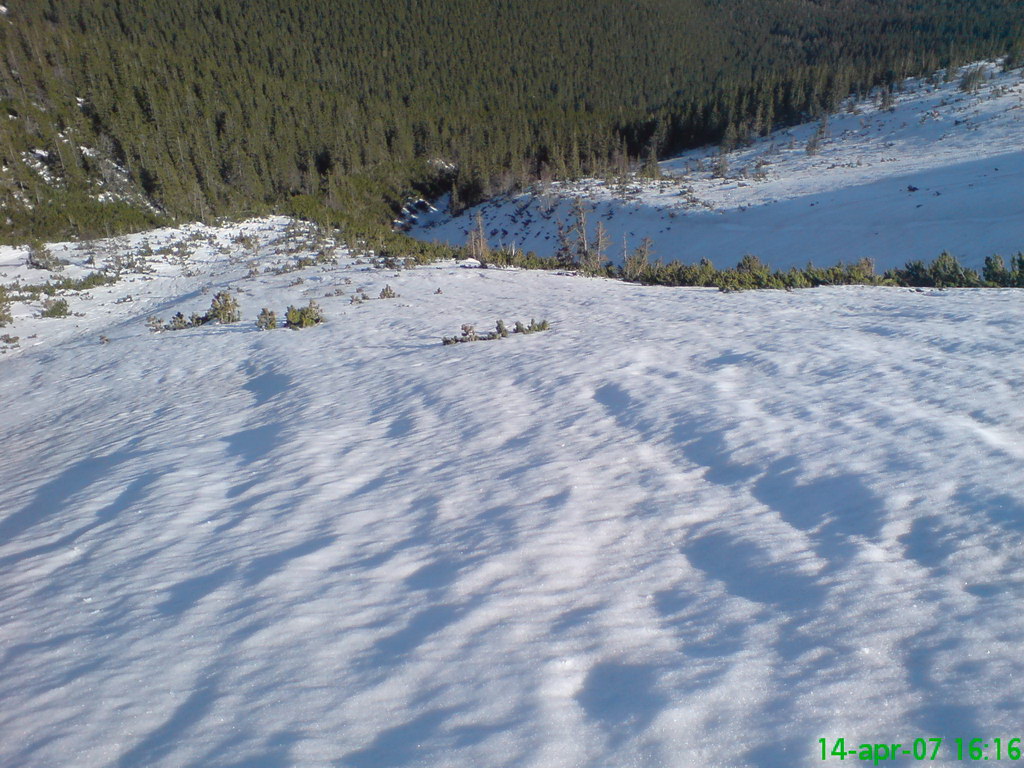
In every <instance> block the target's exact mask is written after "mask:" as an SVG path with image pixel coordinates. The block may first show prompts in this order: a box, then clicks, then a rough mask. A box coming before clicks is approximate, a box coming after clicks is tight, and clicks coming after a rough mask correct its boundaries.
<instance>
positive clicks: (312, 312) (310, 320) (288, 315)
mask: <svg viewBox="0 0 1024 768" xmlns="http://www.w3.org/2000/svg"><path fill="white" fill-rule="evenodd" d="M323 321H324V317H323V313H322V312H321V311H320V306H319V305H318V304H317V303H316V302H315V301H313V300H312V299H310V300H309V304H308V305H307V306H305V307H294V306H290V307H288V309H287V311H286V312H285V323H284V326H285V328H291V329H293V330H296V331H298V330H301V329H302V328H311V327H312V326H314V325H319V324H320V323H322V322H323Z"/></svg>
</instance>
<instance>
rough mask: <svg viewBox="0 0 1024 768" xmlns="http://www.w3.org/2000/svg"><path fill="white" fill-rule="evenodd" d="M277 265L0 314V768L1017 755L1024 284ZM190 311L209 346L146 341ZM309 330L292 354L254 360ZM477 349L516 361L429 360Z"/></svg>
mask: <svg viewBox="0 0 1024 768" xmlns="http://www.w3.org/2000/svg"><path fill="white" fill-rule="evenodd" d="M304 237H305V235H302V234H301V233H298V232H297V231H296V230H295V229H294V228H292V229H288V224H287V222H286V221H284V220H279V219H275V220H269V221H263V222H250V223H248V224H245V225H241V226H240V227H236V228H234V229H232V228H224V229H212V228H202V227H195V228H192V229H190V230H186V231H184V232H180V231H179V232H173V231H163V232H158V233H152V234H150V235H148V236H146V238H148V240H146V241H145V242H147V243H148V244H149V246H150V250H151V251H153V252H156V253H158V252H160V251H161V250H164V251H165V255H164V256H158V255H154V256H150V257H147V259H148V263H150V264H151V265H152V268H151V269H150V270H149V271H148V272H146V271H145V270H141V269H140V271H138V272H137V273H131V274H128V273H126V274H125V276H124V277H123V278H122V280H121V281H120V282H118V283H117V284H116V285H113V286H108V287H102V288H96V289H93V290H91V291H90V292H89V295H88V296H83V295H69V296H68V297H67V299H68V301H69V304H70V308H71V310H72V312H73V313H78V315H74V314H73V315H72V316H71V317H68V318H64V319H45V318H33V317H30V316H29V315H30V314H31V313H30V312H29V311H28V310H27V309H26V305H22V304H17V305H16V306H15V317H16V319H15V322H14V325H13V326H12V327H8V328H6V329H4V331H5V332H9V333H10V334H13V335H18V336H19V338H20V346H18V347H17V348H16V349H12V350H10V351H9V352H7V353H6V354H5V355H4V356H2V357H0V391H2V392H3V393H4V394H3V396H2V398H3V404H4V407H3V408H2V410H0V445H2V446H3V451H2V454H3V483H2V484H0V616H2V621H0V701H2V702H3V707H2V708H0V765H3V766H18V767H19V768H35V767H39V768H42V767H44V766H45V767H46V768H50V767H52V766H63V765H68V766H70V765H73V766H76V768H93V767H95V768H99V767H100V766H104V767H105V766H117V767H118V768H135V767H137V768H156V767H158V766H167V767H175V768H181V767H182V766H194V767H195V768H200V767H202V768H209V767H210V766H250V767H252V768H277V767H279V766H280V767H282V768H283V767H286V766H287V767H292V766H317V767H319V766H338V767H345V768H385V767H395V768H398V767H400V766H401V767H406V766H407V767H409V768H412V767H413V766H421V767H423V768H427V767H430V768H437V767H440V766H452V767H458V768H497V767H498V766H508V767H509V768H512V767H513V766H515V767H516V768H519V767H522V766H527V767H534V768H563V767H564V768H569V767H570V766H573V767H587V768H608V767H610V766H616V767H618V766H644V767H647V768H660V767H663V766H680V767H689V766H723V767H727V766H759V767H760V766H764V767H774V766H778V767H779V768H783V767H789V766H796V765H810V764H812V763H813V764H820V763H821V760H820V745H819V743H818V739H820V738H823V737H827V738H829V739H833V738H836V737H844V738H846V739H847V744H850V743H851V742H853V743H860V742H868V741H871V742H900V743H903V744H911V743H912V741H913V740H914V739H915V738H928V737H941V738H943V739H945V740H946V741H945V742H944V746H943V748H942V752H941V754H940V756H939V759H937V760H936V761H934V762H932V763H930V764H931V765H936V766H945V765H953V764H954V762H955V761H954V759H953V756H954V754H955V752H954V749H953V747H952V746H951V744H952V742H951V740H952V739H953V738H956V737H961V738H964V739H965V740H966V739H971V738H975V737H979V736H981V737H994V736H1000V737H1003V738H1010V737H1013V736H1019V735H1020V724H1021V714H1022V706H1024V705H1022V701H1024V658H1022V656H1021V653H1020V650H1021V645H1022V643H1024V615H1022V614H1021V611H1020V605H1021V600H1022V598H1024V547H1022V530H1024V514H1022V513H1024V476H1022V474H1021V471H1020V468H1021V462H1022V460H1024V442H1022V440H1021V437H1020V436H1021V434H1022V433H1024V416H1022V413H1024V410H1022V408H1021V394H1020V393H1021V391H1022V383H1024V359H1022V357H1021V355H1020V354H1019V352H1020V349H1021V346H1022V344H1024V325H1022V324H1021V322H1020V319H1021V310H1020V307H1021V300H1022V292H1021V291H1019V290H987V291H969V290H947V291H925V292H920V291H912V290H904V289H884V288H864V287H850V288H834V289H816V290H805V291H797V292H792V293H786V292H757V293H754V292H751V293H743V294H722V293H718V292H717V291H714V290H706V289H666V288H653V287H642V286H637V285H629V284H624V283H619V282H613V281H609V280H602V279H587V278H580V277H572V276H568V275H559V274H551V273H537V272H519V271H503V270H493V269H487V270H484V269H468V268H463V267H460V266H459V265H456V264H452V263H446V264H440V265H436V266H431V267H423V268H417V269H412V270H402V271H400V272H396V271H394V270H387V269H383V268H377V267H373V266H371V265H369V264H359V263H355V262H354V261H353V260H351V259H349V258H346V257H345V255H344V254H343V253H342V254H340V256H341V258H340V259H339V261H338V263H337V264H330V263H325V264H320V265H314V266H308V267H306V268H305V269H302V270H299V271H294V272H287V273H282V274H277V273H276V272H275V271H271V272H268V271H267V267H270V268H274V267H280V266H282V265H286V264H289V263H293V262H294V260H295V259H297V258H299V257H300V256H303V255H307V256H308V255H310V254H311V253H313V252H314V251H313V249H314V248H322V247H324V246H323V245H322V244H320V245H316V244H310V243H309V241H308V240H304V239H303V238H304ZM175 238H177V239H178V241H179V243H180V244H181V245H180V247H177V250H176V251H175V253H176V254H177V255H175V256H174V257H173V258H170V257H167V256H166V249H167V248H169V247H170V245H169V243H173V242H175ZM142 242H143V241H142V240H140V238H138V237H136V238H134V239H130V240H126V241H122V242H121V243H120V244H117V245H108V248H114V249H116V248H133V249H135V252H138V251H139V249H140V248H141V244H142ZM182 243H183V244H182ZM304 249H305V250H304ZM328 250H329V248H328ZM54 251H55V252H56V253H58V254H62V255H63V256H64V257H66V258H67V260H69V261H71V262H73V264H72V266H68V267H67V268H66V269H67V270H68V271H74V270H75V269H80V267H75V266H74V264H76V263H79V264H80V262H81V260H82V259H83V258H84V256H83V253H84V252H81V251H80V250H76V249H73V248H68V249H62V248H55V249H54ZM107 254H108V257H110V253H109V250H108V251H107ZM19 258H21V259H23V258H24V254H23V253H19V252H18V251H15V250H14V249H6V250H4V251H0V261H3V264H5V265H6V266H0V272H2V273H3V274H5V275H6V278H5V279H8V280H10V279H11V276H12V275H14V274H15V273H18V274H21V272H20V271H19V270H21V269H22V268H21V267H18V266H17V265H18V259H19ZM144 260H145V259H144ZM129 261H131V260H129ZM137 266H139V265H137ZM254 267H256V268H254ZM277 272H281V270H280V269H278V270H277ZM386 284H387V285H390V286H391V287H392V288H393V289H394V290H395V291H396V292H397V293H398V294H399V297H398V298H395V299H376V298H371V300H369V301H365V302H362V303H358V304H353V303H351V299H352V297H353V296H354V295H355V294H356V292H357V291H358V289H360V288H363V289H365V290H364V292H365V293H366V294H368V295H369V296H371V297H375V296H377V294H378V293H379V291H380V289H382V288H383V287H384V286H385V285H386ZM438 288H440V289H441V290H442V292H441V293H437V292H436V291H437V289H438ZM224 289H227V290H230V291H231V292H232V293H233V294H234V295H235V296H236V297H237V298H238V299H239V302H240V304H241V307H242V315H243V320H242V322H240V323H238V324H233V325H226V326H218V325H205V326H202V327H198V328H191V329H187V330H181V331H175V332H169V331H168V332H162V333H151V332H150V331H149V330H148V329H147V328H146V325H145V319H146V317H147V316H149V315H153V314H157V315H160V316H161V317H163V318H164V319H165V320H166V319H167V318H168V317H169V315H170V314H172V313H174V312H176V311H179V310H180V311H182V312H183V313H184V314H185V315H188V314H190V313H191V312H193V311H199V312H201V311H203V310H205V309H206V308H207V307H208V306H209V303H210V298H211V295H212V294H213V292H214V291H219V290H224ZM128 295H131V296H132V297H133V300H132V301H130V302H127V301H124V297H125V296H128ZM311 298H312V299H316V300H317V301H318V302H319V303H320V305H321V306H322V307H323V309H324V314H325V315H326V322H325V323H324V324H323V325H321V326H317V327H314V328H311V329H307V330H303V331H298V332H296V331H291V330H285V329H280V330H275V331H264V332H261V331H258V330H257V329H256V328H255V325H254V320H255V317H256V315H257V313H258V312H259V309H260V308H261V307H263V306H269V307H271V308H275V309H276V310H277V311H278V313H279V314H281V312H282V310H283V309H284V307H285V306H286V305H288V304H304V303H305V302H306V301H308V300H309V299H311ZM498 318H502V319H504V320H505V321H506V322H507V323H509V325H511V323H512V322H513V321H514V320H517V319H520V320H524V321H527V322H528V321H529V319H530V318H536V319H538V320H540V319H547V320H548V321H549V322H550V323H551V330H549V331H545V332H543V333H536V334H531V335H528V336H524V335H517V334H514V335H512V336H510V337H509V338H505V339H499V340H495V341H486V342H479V343H469V344H457V345H453V346H442V344H441V343H440V339H441V336H442V335H450V334H455V333H457V332H458V329H459V327H460V326H461V325H462V324H463V323H473V324H475V325H476V326H477V328H478V329H489V328H490V327H492V326H493V324H494V322H495V321H496V320H497V319H498ZM100 335H103V336H104V337H105V338H106V339H108V341H107V342H106V343H102V342H101V340H100V338H99V337H100ZM830 760H831V762H838V759H837V758H830ZM908 761H910V758H907V759H905V760H904V759H901V761H900V764H906V763H908Z"/></svg>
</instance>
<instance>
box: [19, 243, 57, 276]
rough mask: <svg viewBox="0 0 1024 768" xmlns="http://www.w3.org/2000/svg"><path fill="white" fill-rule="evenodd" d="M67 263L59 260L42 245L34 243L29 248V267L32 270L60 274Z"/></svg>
mask: <svg viewBox="0 0 1024 768" xmlns="http://www.w3.org/2000/svg"><path fill="white" fill-rule="evenodd" d="M65 264H67V262H66V261H62V260H61V259H58V258H57V257H56V256H55V255H53V254H52V253H50V252H49V251H48V250H47V248H46V246H45V245H43V244H42V243H39V242H36V243H32V244H31V245H30V246H29V248H28V265H29V266H30V267H31V268H32V269H45V270H47V271H48V272H59V271H60V270H62V269H64V265H65Z"/></svg>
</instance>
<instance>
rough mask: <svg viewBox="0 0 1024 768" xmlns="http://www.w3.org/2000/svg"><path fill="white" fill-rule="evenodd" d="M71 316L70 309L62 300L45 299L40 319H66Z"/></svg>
mask: <svg viewBox="0 0 1024 768" xmlns="http://www.w3.org/2000/svg"><path fill="white" fill-rule="evenodd" d="M70 314H71V308H70V307H68V303H67V301H66V300H64V299H45V300H44V301H43V311H42V312H41V313H40V317H67V316H68V315H70Z"/></svg>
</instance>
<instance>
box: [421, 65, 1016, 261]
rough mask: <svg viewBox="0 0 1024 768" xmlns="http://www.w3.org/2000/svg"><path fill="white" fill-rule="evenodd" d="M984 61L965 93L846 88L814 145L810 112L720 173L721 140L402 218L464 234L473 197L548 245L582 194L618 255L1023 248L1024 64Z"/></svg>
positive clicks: (496, 230)
mask: <svg viewBox="0 0 1024 768" xmlns="http://www.w3.org/2000/svg"><path fill="white" fill-rule="evenodd" d="M984 68H985V71H986V72H987V74H988V75H989V76H990V78H991V79H988V80H987V81H985V83H984V84H983V85H982V86H981V87H980V88H979V90H978V91H977V92H974V93H969V92H964V91H961V90H960V88H959V86H958V82H959V78H957V79H954V81H952V82H949V83H945V84H933V85H930V84H928V83H927V82H924V81H908V82H907V83H906V84H905V91H904V92H903V93H899V94H896V98H895V103H894V106H893V107H892V109H891V111H890V110H889V109H887V108H882V105H881V103H880V100H878V101H879V103H876V102H866V103H858V104H852V103H851V105H850V107H849V108H848V109H847V110H846V111H844V112H842V113H840V114H837V115H833V116H831V118H830V119H829V121H828V124H827V127H826V129H825V132H824V134H825V135H824V138H821V139H820V140H819V148H818V152H817V154H808V152H807V144H808V142H809V141H810V140H811V138H812V137H813V136H814V135H815V134H816V133H817V132H818V130H819V128H820V127H821V124H820V123H814V124H809V125H805V126H801V127H797V128H793V129H790V130H783V131H778V132H776V133H774V134H772V135H771V136H769V137H767V138H764V139H759V140H757V141H755V142H754V143H753V144H752V145H751V146H749V147H745V148H743V149H739V150H736V151H734V152H730V153H728V154H727V155H726V156H725V160H726V165H727V167H728V170H727V171H726V173H725V176H724V177H716V173H715V170H714V166H715V164H716V158H715V152H716V150H714V149H707V150H697V151H694V152H689V153H687V154H685V155H683V156H681V157H679V158H677V159H675V160H669V161H666V162H664V163H662V164H661V168H662V172H663V173H664V174H665V176H666V178H664V179H662V180H661V181H656V182H652V181H643V180H637V179H633V180H631V181H630V182H629V183H628V184H625V185H620V184H616V183H605V182H600V181H593V180H591V181H586V182H580V183H572V184H554V185H551V187H550V189H548V191H547V192H539V191H538V192H537V193H535V194H523V195H518V196H515V197H512V198H500V199H496V200H493V201H491V202H489V203H487V204H485V205H482V206H479V207H477V208H474V209H471V210H469V211H467V212H466V213H465V214H463V215H462V216H459V217H457V218H455V219H452V218H450V217H449V216H447V215H446V214H444V213H443V211H435V212H433V213H430V214H427V215H425V216H420V217H419V218H418V220H417V221H416V222H414V223H413V226H412V229H411V234H413V235H414V236H416V237H420V238H423V239H428V240H438V241H444V242H450V243H457V244H461V243H464V242H465V241H466V233H467V232H468V230H469V228H470V227H472V226H473V222H474V219H475V216H476V215H477V213H481V214H482V215H483V217H484V221H485V222H486V227H487V231H488V233H489V234H490V239H491V242H492V244H493V245H498V244H502V243H504V244H506V245H507V244H515V245H517V246H519V247H520V248H523V249H525V250H534V251H536V252H537V253H539V254H542V255H550V254H551V253H552V252H553V251H554V249H555V247H556V245H557V236H556V233H557V224H558V221H559V220H561V221H563V222H568V221H569V219H570V218H571V208H572V200H573V199H574V198H576V197H584V198H585V199H586V200H587V202H588V203H589V211H588V213H589V227H590V230H591V232H592V233H593V230H594V228H595V227H596V225H597V222H598V221H603V222H604V224H605V227H606V228H607V230H608V232H609V234H610V235H611V242H612V249H611V250H612V253H611V254H610V255H611V256H613V257H614V258H618V254H619V253H620V251H621V246H622V242H623V239H624V238H625V240H626V241H627V242H628V247H629V248H631V249H632V248H635V247H636V246H637V245H638V244H639V242H640V240H641V238H643V237H644V236H650V237H651V238H652V239H653V241H654V253H655V256H656V257H661V258H663V259H664V260H666V261H672V260H680V261H683V262H685V263H696V262H698V261H700V259H702V258H708V259H711V261H712V262H713V263H714V264H715V266H717V267H720V268H724V267H731V266H735V264H736V263H737V262H738V261H739V260H740V258H741V257H742V256H743V255H744V254H747V253H752V254H754V255H756V256H758V257H759V258H760V259H761V260H762V261H764V262H766V263H768V264H769V265H771V266H772V267H774V268H776V269H788V268H789V267H792V266H796V267H803V266H805V265H806V264H807V262H808V261H813V262H814V263H815V264H816V265H818V266H831V265H833V264H835V263H836V262H837V261H840V260H842V261H844V262H846V263H851V262H854V261H857V260H859V259H861V258H864V257H868V258H872V259H874V260H875V264H876V266H877V267H878V269H879V270H882V269H886V268H890V267H902V266H903V265H904V264H905V263H906V262H907V261H909V260H911V259H922V260H925V261H931V260H932V259H934V258H935V257H936V256H938V255H939V253H941V252H942V251H944V250H947V251H950V252H951V253H953V254H954V255H956V256H957V257H958V258H959V259H960V260H961V262H963V263H964V264H965V265H967V266H973V267H975V268H980V266H981V265H982V263H983V261H984V259H985V257H986V256H989V255H991V254H993V253H999V254H1001V255H1003V256H1005V257H1009V256H1011V255H1013V254H1014V253H1017V252H1019V251H1021V250H1024V194H1022V190H1024V71H1022V70H1020V69H1016V70H1012V71H1009V72H1001V71H1000V70H999V68H998V67H997V66H995V65H985V67H984ZM966 71H967V70H966V69H965V72H966ZM721 170H724V169H721ZM440 207H441V208H442V209H443V208H445V207H446V204H445V203H444V202H442V203H441V204H440Z"/></svg>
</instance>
